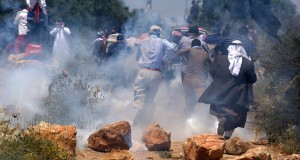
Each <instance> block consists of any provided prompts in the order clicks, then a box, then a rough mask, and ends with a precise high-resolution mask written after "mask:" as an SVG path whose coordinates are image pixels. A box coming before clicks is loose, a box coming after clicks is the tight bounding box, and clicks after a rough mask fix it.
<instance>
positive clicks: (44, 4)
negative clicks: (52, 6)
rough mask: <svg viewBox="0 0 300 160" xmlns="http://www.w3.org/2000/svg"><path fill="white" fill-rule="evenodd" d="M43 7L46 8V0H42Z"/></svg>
mask: <svg viewBox="0 0 300 160" xmlns="http://www.w3.org/2000/svg"><path fill="white" fill-rule="evenodd" d="M40 5H41V8H46V6H47V5H46V0H40Z"/></svg>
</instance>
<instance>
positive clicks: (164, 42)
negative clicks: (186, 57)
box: [162, 39, 176, 51]
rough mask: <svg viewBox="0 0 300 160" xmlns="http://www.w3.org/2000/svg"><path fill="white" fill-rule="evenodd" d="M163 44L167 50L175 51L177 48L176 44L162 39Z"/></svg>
mask: <svg viewBox="0 0 300 160" xmlns="http://www.w3.org/2000/svg"><path fill="white" fill-rule="evenodd" d="M162 43H163V46H164V48H165V49H166V50H173V51H175V47H176V45H175V44H172V43H171V42H169V41H168V40H166V39H162Z"/></svg>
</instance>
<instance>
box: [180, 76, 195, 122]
mask: <svg viewBox="0 0 300 160" xmlns="http://www.w3.org/2000/svg"><path fill="white" fill-rule="evenodd" d="M182 84H183V89H184V94H185V108H184V113H185V117H186V119H189V118H191V117H192V114H193V112H194V107H195V105H196V104H197V100H196V96H195V92H194V88H193V85H192V79H190V78H189V77H188V76H185V78H184V79H183V82H182Z"/></svg>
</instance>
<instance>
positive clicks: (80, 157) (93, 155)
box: [76, 142, 300, 160]
mask: <svg viewBox="0 0 300 160" xmlns="http://www.w3.org/2000/svg"><path fill="white" fill-rule="evenodd" d="M255 147H260V148H264V149H267V150H268V152H269V153H271V155H272V160H300V158H299V159H298V158H293V156H291V155H285V154H280V153H279V152H278V151H276V150H274V148H271V147H268V146H262V145H256V146H255ZM237 157H238V156H233V155H228V154H224V155H223V158H221V160H232V159H235V158H237ZM294 157H295V156H294ZM298 157H300V155H298ZM183 159H184V156H183V148H182V142H173V143H172V146H171V150H170V151H168V152H150V151H136V152H135V151H113V152H109V153H103V152H96V151H93V150H91V149H86V150H84V151H77V154H76V160H183Z"/></svg>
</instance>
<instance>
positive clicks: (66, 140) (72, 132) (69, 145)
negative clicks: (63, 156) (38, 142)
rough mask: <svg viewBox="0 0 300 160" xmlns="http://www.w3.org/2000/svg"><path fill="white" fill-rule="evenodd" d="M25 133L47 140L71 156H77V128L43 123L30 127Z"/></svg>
mask: <svg viewBox="0 0 300 160" xmlns="http://www.w3.org/2000/svg"><path fill="white" fill-rule="evenodd" d="M25 133H26V134H28V135H32V136H36V137H40V138H46V139H48V140H49V141H51V142H52V143H54V144H57V145H58V146H59V147H60V148H61V149H63V150H65V151H67V152H68V153H69V154H70V155H75V149H76V134H77V132H76V127H75V126H61V125H54V124H50V123H46V122H43V121H42V122H40V123H39V124H38V125H36V126H32V127H29V128H28V129H27V131H25Z"/></svg>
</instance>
